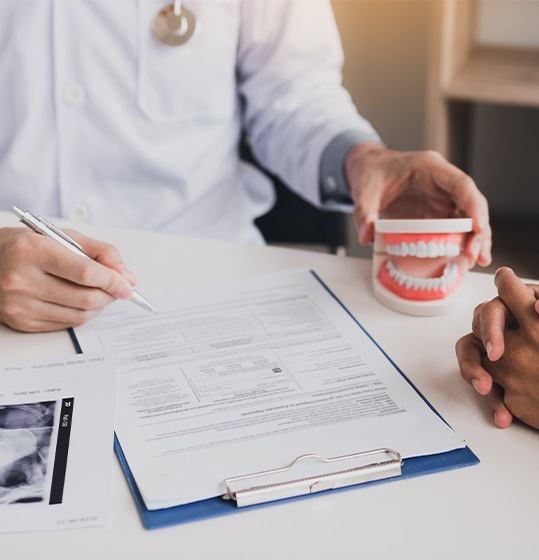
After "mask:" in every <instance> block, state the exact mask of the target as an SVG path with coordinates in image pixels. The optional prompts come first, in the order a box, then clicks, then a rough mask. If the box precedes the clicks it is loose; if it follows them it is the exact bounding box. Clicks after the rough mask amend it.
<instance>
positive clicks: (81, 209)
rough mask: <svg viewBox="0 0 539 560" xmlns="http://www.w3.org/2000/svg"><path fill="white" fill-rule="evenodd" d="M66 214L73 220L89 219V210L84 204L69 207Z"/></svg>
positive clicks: (84, 220)
mask: <svg viewBox="0 0 539 560" xmlns="http://www.w3.org/2000/svg"><path fill="white" fill-rule="evenodd" d="M67 216H68V218H69V219H70V220H72V221H74V222H87V221H88V220H89V219H90V210H89V209H88V208H87V207H86V206H84V205H82V204H79V205H78V206H73V207H72V208H70V209H69V211H68V213H67Z"/></svg>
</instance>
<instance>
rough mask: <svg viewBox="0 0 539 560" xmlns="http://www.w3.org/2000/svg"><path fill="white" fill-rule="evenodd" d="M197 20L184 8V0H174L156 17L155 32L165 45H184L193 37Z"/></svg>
mask: <svg viewBox="0 0 539 560" xmlns="http://www.w3.org/2000/svg"><path fill="white" fill-rule="evenodd" d="M196 26H197V20H196V18H195V15H194V14H193V12H192V11H191V10H189V9H187V8H186V7H185V6H182V0H174V3H173V4H169V5H168V6H165V7H164V8H162V9H161V10H159V12H158V13H157V15H156V16H155V20H154V22H153V31H154V33H155V36H156V37H157V38H158V39H159V40H160V41H161V42H162V43H164V44H165V45H170V46H172V47H175V46H178V45H183V44H185V43H187V41H189V39H190V38H191V37H192V36H193V33H194V32H195V29H196Z"/></svg>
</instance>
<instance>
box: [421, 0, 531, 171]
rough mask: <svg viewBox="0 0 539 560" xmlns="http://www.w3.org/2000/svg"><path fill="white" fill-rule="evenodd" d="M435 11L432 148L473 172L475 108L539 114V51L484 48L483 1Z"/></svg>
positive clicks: (436, 6) (447, 0) (451, 0)
mask: <svg viewBox="0 0 539 560" xmlns="http://www.w3.org/2000/svg"><path fill="white" fill-rule="evenodd" d="M431 7H432V12H433V17H434V22H433V25H432V28H431V29H432V37H431V41H430V52H429V58H430V60H429V80H428V95H427V135H426V136H427V144H428V146H429V147H430V148H432V149H435V150H438V151H440V152H442V153H443V154H444V155H445V156H446V157H448V158H449V159H450V160H451V161H453V162H454V163H456V164H457V165H459V166H460V167H462V168H464V169H469V167H470V162H469V161H468V158H469V154H470V149H469V148H470V146H469V141H470V129H471V126H472V125H473V111H472V106H473V104H474V103H495V104H503V105H512V106H526V107H536V108H539V49H535V48H522V47H511V46H489V45H485V44H480V43H478V42H477V41H476V35H477V33H476V31H477V23H478V12H479V3H478V1H475V0H435V1H434V2H433V4H432V5H431ZM507 25H511V22H510V21H508V22H507ZM537 26H538V28H539V21H538V22H537Z"/></svg>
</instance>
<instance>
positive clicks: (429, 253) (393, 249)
mask: <svg viewBox="0 0 539 560" xmlns="http://www.w3.org/2000/svg"><path fill="white" fill-rule="evenodd" d="M386 253H387V254H388V255H391V256H395V257H407V256H410V257H417V258H419V259H435V258H437V257H458V256H459V255H460V245H459V244H458V243H437V242H436V241H429V242H428V243H426V242H425V241H418V242H417V243H413V242H408V243H407V242H405V241H402V242H401V243H395V244H389V245H386Z"/></svg>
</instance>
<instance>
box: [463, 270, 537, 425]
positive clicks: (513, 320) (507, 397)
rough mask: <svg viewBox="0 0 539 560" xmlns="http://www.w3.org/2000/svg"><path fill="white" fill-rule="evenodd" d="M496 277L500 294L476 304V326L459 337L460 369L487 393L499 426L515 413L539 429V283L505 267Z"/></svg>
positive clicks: (482, 392) (477, 386) (479, 391)
mask: <svg viewBox="0 0 539 560" xmlns="http://www.w3.org/2000/svg"><path fill="white" fill-rule="evenodd" d="M495 283H496V287H497V289H498V297H496V298H494V299H493V300H491V301H488V302H485V303H482V304H481V305H479V306H477V307H476V309H475V311H474V316H473V324H472V330H473V332H472V333H470V334H468V335H466V336H464V337H462V338H461V339H460V340H459V341H458V342H457V347H456V351H457V357H458V360H459V365H460V371H461V375H462V377H463V379H464V380H465V381H467V382H468V383H471V384H472V385H473V387H474V388H475V390H476V391H477V392H478V393H479V394H480V395H482V396H484V397H486V399H487V401H488V404H489V407H490V409H491V410H492V412H493V414H494V422H495V424H496V426H498V427H499V428H506V427H507V426H509V425H510V424H511V422H512V420H513V417H516V418H519V419H520V420H522V421H523V422H525V423H526V424H529V425H530V426H532V427H534V428H537V429H539V365H538V364H539V300H538V298H539V286H537V285H526V284H524V283H523V282H522V281H521V280H519V279H518V278H517V277H516V276H515V274H514V272H513V271H512V270H511V269H510V268H507V267H504V268H501V269H499V270H498V272H497V273H496V276H495Z"/></svg>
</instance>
